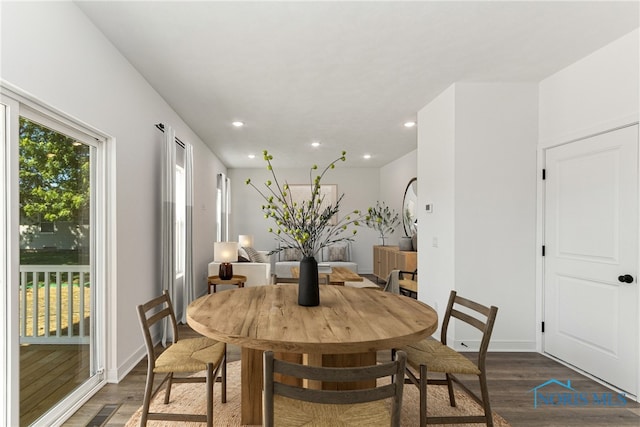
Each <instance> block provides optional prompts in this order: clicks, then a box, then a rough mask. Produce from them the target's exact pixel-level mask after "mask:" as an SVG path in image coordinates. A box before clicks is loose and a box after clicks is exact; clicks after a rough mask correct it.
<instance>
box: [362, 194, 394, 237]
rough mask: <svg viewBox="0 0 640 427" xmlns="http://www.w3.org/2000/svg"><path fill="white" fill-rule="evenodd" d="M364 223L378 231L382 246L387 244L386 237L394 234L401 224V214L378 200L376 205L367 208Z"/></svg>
mask: <svg viewBox="0 0 640 427" xmlns="http://www.w3.org/2000/svg"><path fill="white" fill-rule="evenodd" d="M367 212H368V213H367V215H366V216H365V220H364V223H365V225H366V226H367V227H369V228H373V229H374V230H377V231H378V234H379V235H380V240H381V241H382V246H385V243H386V239H387V237H389V235H390V234H393V232H394V231H395V229H396V227H397V226H398V224H400V215H399V214H398V213H397V212H396V211H395V210H394V209H391V208H390V207H389V206H387V205H386V204H385V203H384V202H382V203H380V202H379V201H378V202H376V206H375V207H370V208H369V209H368V210H367Z"/></svg>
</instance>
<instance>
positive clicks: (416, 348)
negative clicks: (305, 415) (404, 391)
mask: <svg viewBox="0 0 640 427" xmlns="http://www.w3.org/2000/svg"><path fill="white" fill-rule="evenodd" d="M402 350H403V351H404V352H405V353H407V363H408V364H409V365H411V366H412V367H413V368H414V369H416V370H419V369H420V365H425V366H426V367H427V369H428V370H429V371H431V372H445V373H453V374H472V375H480V370H479V369H478V367H477V366H476V365H475V364H474V363H473V362H472V361H470V360H469V359H467V358H466V357H464V356H463V355H461V354H460V353H458V352H457V351H455V350H453V349H452V348H450V347H447V346H446V345H443V344H442V343H441V342H440V341H436V340H434V339H432V338H428V339H424V340H422V341H418V342H417V343H414V344H409V345H408V346H406V347H403V348H402Z"/></svg>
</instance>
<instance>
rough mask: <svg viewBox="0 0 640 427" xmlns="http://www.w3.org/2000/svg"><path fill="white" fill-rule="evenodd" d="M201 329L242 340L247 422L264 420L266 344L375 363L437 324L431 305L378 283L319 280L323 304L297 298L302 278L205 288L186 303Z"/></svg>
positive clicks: (322, 359)
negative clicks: (370, 286) (295, 281)
mask: <svg viewBox="0 0 640 427" xmlns="http://www.w3.org/2000/svg"><path fill="white" fill-rule="evenodd" d="M187 322H188V324H189V326H191V328H193V329H194V330H195V331H197V332H199V333H200V334H202V335H204V336H207V337H210V338H213V339H216V340H219V341H223V342H226V343H230V344H236V345H238V346H240V347H242V362H241V363H242V374H241V375H242V379H241V381H242V387H241V394H242V396H241V399H242V403H241V405H242V416H241V418H242V419H241V422H242V424H254V425H255V424H261V423H262V401H261V395H262V352H263V351H264V350H272V351H274V352H277V353H281V354H282V357H283V358H286V356H287V355H300V354H302V355H304V363H309V364H314V365H324V366H327V365H329V366H356V365H370V364H375V363H376V351H378V350H387V349H391V348H397V347H401V346H403V345H406V344H409V343H412V342H416V341H419V340H420V339H422V338H425V337H427V336H429V335H431V334H433V332H435V330H436V329H437V324H438V316H437V314H436V312H435V310H433V309H432V308H431V307H429V306H428V305H426V304H424V303H422V302H420V301H417V300H414V299H412V298H408V297H405V296H401V295H394V294H391V293H388V292H382V291H380V290H377V289H359V288H351V287H344V286H331V285H323V286H320V305H319V306H317V307H304V306H300V305H298V286H297V285H284V284H282V285H268V286H255V287H247V288H242V289H232V290H228V291H224V292H218V293H215V294H210V295H205V296H203V297H201V298H198V299H197V300H195V301H193V302H192V303H191V304H190V305H189V307H188V308H187Z"/></svg>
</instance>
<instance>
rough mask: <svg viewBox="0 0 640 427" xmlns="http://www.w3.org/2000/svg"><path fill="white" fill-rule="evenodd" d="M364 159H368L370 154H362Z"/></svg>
mask: <svg viewBox="0 0 640 427" xmlns="http://www.w3.org/2000/svg"><path fill="white" fill-rule="evenodd" d="M362 157H363V158H365V159H370V158H371V154H365V155H364V156H362Z"/></svg>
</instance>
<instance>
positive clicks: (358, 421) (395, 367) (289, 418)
mask: <svg viewBox="0 0 640 427" xmlns="http://www.w3.org/2000/svg"><path fill="white" fill-rule="evenodd" d="M405 366H406V354H405V353H404V352H402V351H398V352H397V353H396V354H395V357H394V360H393V361H391V362H386V363H382V364H378V365H372V366H363V367H350V368H335V367H318V366H308V365H300V364H297V363H291V362H286V361H283V360H278V359H275V358H274V355H273V352H271V351H265V352H264V393H263V399H264V400H263V425H264V426H265V427H273V426H278V427H293V426H306V425H327V426H330V425H337V424H338V422H339V425H350V426H363V427H364V426H366V427H369V426H384V425H387V426H392V427H399V426H400V408H401V406H402V390H403V384H404V380H403V372H404V370H405ZM274 374H281V375H285V376H286V377H288V378H291V377H294V378H297V379H299V380H300V379H307V380H312V381H329V382H352V381H367V380H369V381H371V380H374V381H375V380H376V379H378V378H385V377H389V378H391V381H390V382H386V383H385V384H384V385H378V386H375V387H374V388H367V389H362V390H315V389H309V388H302V387H300V386H296V385H290V383H288V384H284V383H282V382H278V380H277V379H276V378H274ZM294 383H295V382H294ZM385 399H388V400H391V406H390V407H389V405H387V404H386V402H385Z"/></svg>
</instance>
